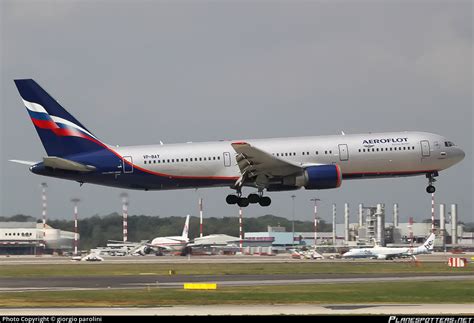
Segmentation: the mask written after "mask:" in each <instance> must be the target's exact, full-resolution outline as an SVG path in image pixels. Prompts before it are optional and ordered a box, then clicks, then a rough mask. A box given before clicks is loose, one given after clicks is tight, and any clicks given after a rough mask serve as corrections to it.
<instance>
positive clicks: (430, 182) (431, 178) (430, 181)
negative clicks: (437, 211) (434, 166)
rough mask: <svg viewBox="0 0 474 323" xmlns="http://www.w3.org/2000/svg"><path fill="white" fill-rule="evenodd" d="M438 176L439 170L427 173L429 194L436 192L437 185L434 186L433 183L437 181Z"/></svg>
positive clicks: (427, 190)
mask: <svg viewBox="0 0 474 323" xmlns="http://www.w3.org/2000/svg"><path fill="white" fill-rule="evenodd" d="M436 176H438V172H433V173H427V174H426V178H428V186H427V187H426V192H427V193H429V194H433V193H434V192H436V187H434V186H433V183H434V182H436V179H435V177H436Z"/></svg>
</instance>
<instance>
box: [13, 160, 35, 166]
mask: <svg viewBox="0 0 474 323" xmlns="http://www.w3.org/2000/svg"><path fill="white" fill-rule="evenodd" d="M9 161H11V162H12V163H17V164H22V165H28V166H33V165H35V164H37V163H38V162H34V161H29V160H18V159H10V160H9Z"/></svg>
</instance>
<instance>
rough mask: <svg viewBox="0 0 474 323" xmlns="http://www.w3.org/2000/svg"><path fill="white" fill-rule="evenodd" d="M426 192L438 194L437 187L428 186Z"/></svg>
mask: <svg viewBox="0 0 474 323" xmlns="http://www.w3.org/2000/svg"><path fill="white" fill-rule="evenodd" d="M426 192H427V193H429V194H433V193H434V192H436V187H434V186H433V185H428V186H427V187H426Z"/></svg>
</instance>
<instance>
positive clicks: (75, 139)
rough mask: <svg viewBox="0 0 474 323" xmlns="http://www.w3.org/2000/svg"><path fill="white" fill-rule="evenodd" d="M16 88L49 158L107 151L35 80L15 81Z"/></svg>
mask: <svg viewBox="0 0 474 323" xmlns="http://www.w3.org/2000/svg"><path fill="white" fill-rule="evenodd" d="M15 85H16V87H17V88H18V92H20V96H21V98H22V100H23V103H24V105H25V107H26V109H27V111H28V114H29V115H30V118H31V121H32V122H33V124H34V126H35V128H36V131H37V132H38V135H39V137H40V139H41V142H42V143H43V146H44V148H45V150H46V152H47V154H48V155H49V156H57V157H65V156H69V155H74V154H80V153H88V152H94V151H98V150H102V149H104V148H105V144H103V143H102V142H101V141H100V140H99V139H97V138H96V137H95V136H94V135H93V134H92V133H91V132H90V131H89V130H87V128H86V127H85V126H84V125H82V124H81V123H80V122H79V121H78V120H77V119H76V118H74V117H73V116H72V115H71V114H69V112H67V111H66V110H65V109H64V108H63V107H62V106H61V105H60V104H59V103H58V102H57V101H56V100H55V99H54V98H53V97H51V96H50V95H49V94H48V93H47V92H46V91H45V90H44V89H43V88H41V86H39V85H38V83H36V82H35V81H34V80H32V79H23V80H15Z"/></svg>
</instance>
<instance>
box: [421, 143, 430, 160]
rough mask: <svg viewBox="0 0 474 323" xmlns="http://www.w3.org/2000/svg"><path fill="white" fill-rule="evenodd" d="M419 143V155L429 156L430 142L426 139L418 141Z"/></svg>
mask: <svg viewBox="0 0 474 323" xmlns="http://www.w3.org/2000/svg"><path fill="white" fill-rule="evenodd" d="M420 144H421V157H430V143H429V142H428V140H422V141H420Z"/></svg>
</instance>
